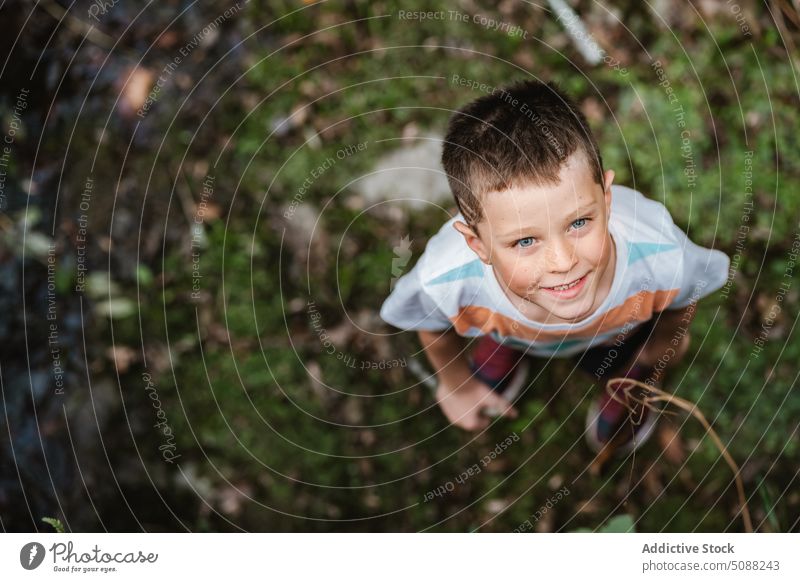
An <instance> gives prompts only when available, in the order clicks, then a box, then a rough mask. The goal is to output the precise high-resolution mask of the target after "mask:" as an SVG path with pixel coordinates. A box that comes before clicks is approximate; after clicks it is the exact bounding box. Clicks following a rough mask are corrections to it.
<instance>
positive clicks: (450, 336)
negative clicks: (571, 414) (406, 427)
mask: <svg viewBox="0 0 800 582" xmlns="http://www.w3.org/2000/svg"><path fill="white" fill-rule="evenodd" d="M417 333H418V335H419V339H420V342H421V343H422V347H423V348H424V349H425V354H426V355H427V357H428V361H429V362H430V363H431V366H433V369H434V371H435V372H436V375H437V377H438V379H439V387H438V388H437V389H436V400H437V401H438V403H439V406H440V407H441V408H442V412H444V415H445V416H446V417H447V419H448V420H449V421H450V422H451V423H453V424H455V425H456V426H459V427H461V428H463V429H466V430H482V429H484V428H486V427H487V426H488V425H489V419H488V418H486V417H485V416H482V415H481V411H482V410H483V409H484V408H487V407H492V408H496V409H497V410H502V411H503V412H502V414H503V416H508V417H510V418H516V416H517V411H516V409H514V408H512V407H511V405H510V403H509V402H508V401H507V400H505V399H504V398H502V397H501V396H500V395H498V394H497V393H496V392H494V391H493V390H492V389H491V388H489V387H488V386H487V385H486V384H484V383H483V382H481V381H480V380H478V379H476V378H475V377H474V376H473V374H472V370H470V367H469V361H468V360H467V356H466V353H465V350H464V347H465V345H466V342H465V340H464V338H462V337H461V336H459V335H458V334H456V332H455V331H453V330H452V329H449V330H446V331H441V332H436V331H419V332H417Z"/></svg>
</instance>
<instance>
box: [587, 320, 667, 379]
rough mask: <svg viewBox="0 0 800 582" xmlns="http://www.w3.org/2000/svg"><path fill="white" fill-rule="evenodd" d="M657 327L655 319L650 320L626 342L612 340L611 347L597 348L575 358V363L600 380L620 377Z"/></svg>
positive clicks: (637, 329)
mask: <svg viewBox="0 0 800 582" xmlns="http://www.w3.org/2000/svg"><path fill="white" fill-rule="evenodd" d="M654 325H655V319H650V320H648V321H646V322H644V323H643V324H642V325H640V326H639V327H638V328H636V330H635V331H634V332H633V334H632V335H629V336H628V337H627V338H625V340H624V341H616V340H615V339H612V340H611V345H608V346H595V347H593V348H590V349H588V350H586V351H585V352H583V353H582V354H580V355H577V356H575V357H574V360H573V361H574V362H575V364H576V365H577V366H578V368H580V369H581V370H583V371H584V372H586V373H587V374H589V375H591V376H594V377H595V378H597V379H598V380H599V379H601V378H613V377H614V376H615V375H618V374H619V373H620V372H624V370H622V368H623V366H625V365H626V364H628V363H631V362H630V359H631V358H632V357H633V356H634V355H635V354H636V351H637V350H638V349H639V348H640V347H641V346H642V345H643V344H644V342H645V341H647V338H648V337H649V336H650V332H651V331H652V330H653V326H654Z"/></svg>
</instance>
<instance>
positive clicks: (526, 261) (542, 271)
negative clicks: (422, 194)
mask: <svg viewBox="0 0 800 582" xmlns="http://www.w3.org/2000/svg"><path fill="white" fill-rule="evenodd" d="M613 180H614V172H613V171H611V170H608V171H606V172H605V174H604V182H605V183H604V185H603V186H600V185H599V184H598V183H597V182H596V181H595V180H594V177H593V175H592V173H591V171H590V169H589V165H588V164H587V163H586V159H585V156H584V154H583V153H582V152H581V151H578V152H576V153H574V154H573V155H572V156H571V157H570V158H569V159H568V160H567V161H566V162H565V164H564V165H563V166H562V168H561V172H560V174H559V183H558V184H556V185H545V186H525V187H520V188H513V189H509V190H505V191H503V192H490V193H488V194H487V195H485V196H484V197H483V220H481V222H479V223H478V224H477V225H476V229H472V228H470V227H469V226H468V225H467V224H465V223H463V222H460V221H458V222H456V223H455V225H454V226H455V228H456V230H458V231H459V232H460V233H461V234H462V235H464V238H465V239H466V241H467V244H469V246H470V247H471V248H472V249H473V250H474V251H475V252H476V253H477V254H478V256H479V257H480V258H481V260H482V261H484V262H485V263H488V264H491V265H492V267H493V269H494V272H495V275H496V276H497V279H498V281H499V282H500V284H501V286H503V288H504V289H505V291H506V293H507V294H510V296H511V297H512V298H513V296H514V295H515V296H516V298H517V301H515V303H516V304H519V305H520V306H521V307H522V308H523V313H524V315H526V316H527V317H528V318H530V319H534V320H536V321H539V320H540V319H547V320H549V322H550V323H561V322H569V321H577V320H580V319H583V318H584V317H586V316H588V315H590V314H591V313H592V311H593V310H594V309H595V308H596V307H597V306H599V304H600V303H601V302H602V300H603V299H604V298H605V294H607V292H608V289H609V288H610V285H611V280H612V279H613V272H610V269H609V266H610V262H611V258H612V253H613V241H612V240H611V236H610V234H609V231H608V219H609V216H610V211H611V183H612V182H613ZM576 281H577V284H575V285H574V287H572V288H571V289H567V290H562V291H559V290H555V289H552V288H553V287H557V286H560V285H564V284H574V283H575V282H576Z"/></svg>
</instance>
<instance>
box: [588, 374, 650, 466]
mask: <svg viewBox="0 0 800 582" xmlns="http://www.w3.org/2000/svg"><path fill="white" fill-rule="evenodd" d="M652 371H653V369H652V368H649V367H646V366H640V365H638V364H634V365H633V366H632V367H631V368H630V370H629V371H628V373H627V374H625V376H620V377H624V378H631V379H633V380H638V381H639V382H644V380H645V379H646V378H647V377H648V376H649V375H650V374H651V372H652ZM614 388H615V392H614V393H615V395H617V397H618V398H620V399H622V400H625V398H626V397H625V384H624V383H622V382H620V383H618V384H616V385H615V387H614ZM632 392H633V394H634V395H635V394H636V388H634V389H633V391H632ZM630 405H631V408H630V409H629V408H628V407H627V406H625V404H624V403H623V402H618V401H617V400H615V399H614V398H612V396H611V395H610V394H609V393H608V391H607V390H606V389H605V386H603V392H602V393H601V394H600V396H598V397H597V398H595V399H594V400H593V401H592V403H591V404H590V406H589V410H588V412H587V414H586V442H587V443H588V444H589V447H590V448H591V449H592V450H593V451H594V452H595V453H600V452H601V451H602V450H603V449H604V448H605V447H606V446H607V445H608V443H609V442H611V440H612V439H614V438H615V437H616V438H617V440H618V442H617V443H614V444H615V450H614V454H615V455H616V456H625V455H627V454H629V453H631V452H632V451H634V450H636V449H638V448H639V447H641V446H642V445H643V444H644V443H646V442H647V440H648V439H649V438H650V437H651V436H652V434H653V432H654V429H655V426H656V421H657V420H658V414H657V413H656V411H654V410H651V409H649V408H648V407H646V406H644V405H643V404H639V403H637V402H635V401H634V400H633V399H630Z"/></svg>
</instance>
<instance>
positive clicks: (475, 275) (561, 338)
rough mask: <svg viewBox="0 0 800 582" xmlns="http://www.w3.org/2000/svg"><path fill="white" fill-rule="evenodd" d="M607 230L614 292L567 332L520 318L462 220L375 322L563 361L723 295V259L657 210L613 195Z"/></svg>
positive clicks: (443, 233)
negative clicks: (491, 342)
mask: <svg viewBox="0 0 800 582" xmlns="http://www.w3.org/2000/svg"><path fill="white" fill-rule="evenodd" d="M611 188H612V197H611V216H610V218H609V230H610V232H611V236H612V239H613V241H614V244H615V246H616V251H617V261H616V269H615V272H614V280H613V283H612V285H611V290H610V291H609V293H608V296H607V297H606V299H605V300H604V301H603V303H602V304H601V305H600V306H599V307H598V308H597V310H596V311H595V312H594V313H592V314H591V315H589V316H588V317H586V318H584V319H582V320H581V321H578V322H574V323H554V324H543V323H538V322H536V321H533V320H530V319H528V318H527V317H526V316H524V315H523V314H522V313H520V311H519V310H518V309H517V307H516V306H515V305H514V304H513V303H512V302H511V300H510V299H509V298H508V297H507V296H506V294H505V293H504V292H503V289H502V288H501V287H500V283H499V282H498V281H497V279H496V277H495V274H494V270H493V269H492V267H491V266H490V265H486V264H485V263H483V262H482V261H481V260H480V259H479V258H478V256H477V255H476V254H475V252H474V251H473V250H472V249H471V248H469V246H468V245H467V243H466V241H465V240H464V237H463V236H462V235H461V234H460V233H459V232H458V231H456V230H455V228H453V223H454V222H455V221H456V220H461V221H463V220H464V218H463V217H462V215H461V214H460V213H459V214H457V215H456V216H455V217H453V218H452V219H450V220H449V221H447V222H446V223H445V224H444V226H442V228H441V229H440V230H439V232H438V233H437V234H436V235H434V236H433V237H432V238H431V239H430V240H429V241H428V244H427V246H426V248H425V252H424V253H423V255H422V256H421V257H420V259H419V260H418V261H417V264H416V265H415V266H414V268H413V269H412V270H411V271H410V272H408V273H407V274H406V275H404V276H403V277H401V278H400V279H399V280H398V281H397V283H396V285H395V287H394V289H393V290H392V292H391V294H390V295H389V297H388V298H387V299H386V301H384V303H383V306H382V307H381V312H380V315H381V318H382V319H383V320H384V321H386V322H387V323H390V324H391V325H393V326H395V327H398V328H400V329H404V330H429V331H441V330H445V329H449V328H451V327H453V328H455V331H456V333H458V334H459V335H461V336H464V337H475V336H481V335H486V334H490V335H491V336H492V337H493V338H494V339H495V341H498V342H500V343H503V344H506V345H510V346H512V347H516V348H519V349H523V350H527V351H528V353H530V354H532V355H537V356H547V357H552V356H555V357H567V356H571V355H574V354H578V353H581V352H583V351H585V350H586V349H588V348H590V347H592V346H595V345H598V344H603V343H606V344H611V343H613V341H614V340H615V339H616V336H618V335H619V334H622V335H621V336H620V337H624V336H625V335H626V334H629V333H630V332H631V331H633V330H634V329H635V328H636V327H638V326H639V325H641V324H642V323H644V322H646V321H648V320H650V319H651V318H652V317H653V315H654V314H655V313H656V312H659V311H662V310H664V309H678V308H681V307H686V306H687V305H689V304H690V303H692V302H693V301H694V302H696V301H697V300H699V299H700V298H702V297H705V296H706V295H709V294H711V293H713V292H714V291H716V290H717V289H720V288H721V287H722V286H723V285H724V284H725V282H726V280H727V278H728V271H729V268H730V259H729V258H728V256H727V255H726V254H725V253H723V252H721V251H719V250H714V249H707V248H704V247H701V246H698V245H696V244H695V243H693V242H692V241H691V240H689V238H688V237H687V236H686V234H685V233H684V232H683V231H682V230H681V229H680V228H678V227H677V226H676V225H675V223H674V222H673V220H672V217H671V216H670V214H669V211H668V210H667V209H666V208H665V207H664V205H663V204H661V203H660V202H656V201H655V200H650V199H648V198H646V197H645V196H644V195H643V194H641V193H640V192H637V191H636V190H633V189H631V188H627V187H625V186H616V185H614V186H612V187H611Z"/></svg>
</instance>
